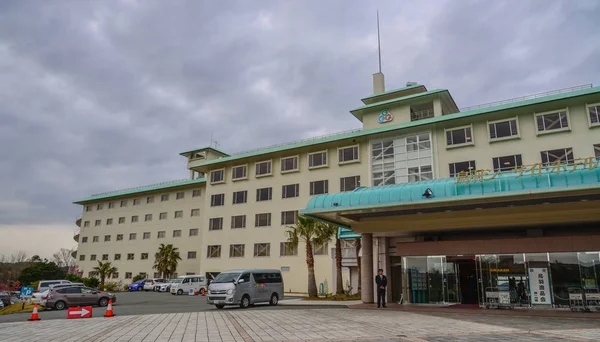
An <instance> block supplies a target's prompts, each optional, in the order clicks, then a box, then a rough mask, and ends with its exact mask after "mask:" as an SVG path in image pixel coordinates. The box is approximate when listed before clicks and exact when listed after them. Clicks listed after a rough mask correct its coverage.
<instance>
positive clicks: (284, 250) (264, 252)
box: [206, 242, 328, 258]
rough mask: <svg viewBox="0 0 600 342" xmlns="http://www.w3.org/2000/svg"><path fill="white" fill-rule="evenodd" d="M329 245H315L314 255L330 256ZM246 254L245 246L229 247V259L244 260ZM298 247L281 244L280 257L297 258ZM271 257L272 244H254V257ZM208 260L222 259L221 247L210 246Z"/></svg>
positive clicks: (285, 243)
mask: <svg viewBox="0 0 600 342" xmlns="http://www.w3.org/2000/svg"><path fill="white" fill-rule="evenodd" d="M327 249H328V244H327V243H324V244H322V245H313V248H312V250H313V255H328V251H327ZM245 253H246V245H245V244H231V245H229V257H230V258H243V257H244V256H245ZM297 255H298V247H297V246H296V247H293V246H292V244H291V243H289V242H281V243H280V244H279V256H282V257H283V256H297ZM270 256H271V244H270V243H268V242H265V243H255V244H254V257H270ZM206 257H207V258H220V257H221V245H210V246H208V248H207V251H206Z"/></svg>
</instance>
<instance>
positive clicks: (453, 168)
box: [449, 160, 475, 177]
mask: <svg viewBox="0 0 600 342" xmlns="http://www.w3.org/2000/svg"><path fill="white" fill-rule="evenodd" d="M449 167H450V177H456V176H457V175H458V173H459V172H468V173H471V171H475V161H474V160H470V161H464V162H458V163H451V164H449Z"/></svg>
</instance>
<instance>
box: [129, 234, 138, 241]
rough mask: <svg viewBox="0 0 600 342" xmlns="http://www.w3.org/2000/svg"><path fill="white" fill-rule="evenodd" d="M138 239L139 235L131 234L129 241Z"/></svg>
mask: <svg viewBox="0 0 600 342" xmlns="http://www.w3.org/2000/svg"><path fill="white" fill-rule="evenodd" d="M136 238H137V233H129V240H135V239H136Z"/></svg>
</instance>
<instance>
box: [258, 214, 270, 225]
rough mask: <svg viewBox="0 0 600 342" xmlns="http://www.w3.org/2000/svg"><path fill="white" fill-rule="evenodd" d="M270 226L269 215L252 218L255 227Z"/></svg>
mask: <svg viewBox="0 0 600 342" xmlns="http://www.w3.org/2000/svg"><path fill="white" fill-rule="evenodd" d="M270 225H271V213H261V214H256V215H255V216H254V226H255V227H268V226H270Z"/></svg>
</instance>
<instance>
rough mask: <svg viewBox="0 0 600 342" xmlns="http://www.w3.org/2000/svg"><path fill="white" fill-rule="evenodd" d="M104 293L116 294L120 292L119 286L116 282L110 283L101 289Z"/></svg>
mask: <svg viewBox="0 0 600 342" xmlns="http://www.w3.org/2000/svg"><path fill="white" fill-rule="evenodd" d="M101 290H103V291H108V292H116V291H119V290H120V287H119V284H117V283H116V282H114V281H111V282H108V283H104V288H103V289H101Z"/></svg>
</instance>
